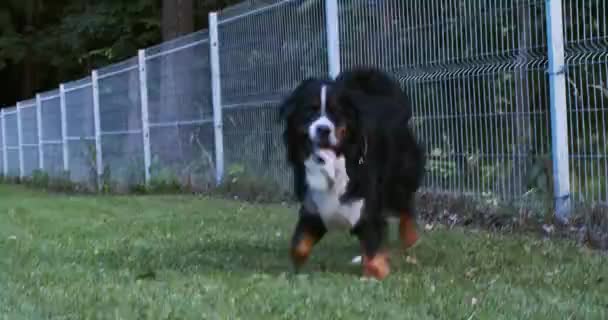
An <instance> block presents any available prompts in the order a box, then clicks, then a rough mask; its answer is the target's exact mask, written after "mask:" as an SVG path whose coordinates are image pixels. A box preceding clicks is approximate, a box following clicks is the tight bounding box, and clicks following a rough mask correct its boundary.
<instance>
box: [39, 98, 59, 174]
mask: <svg viewBox="0 0 608 320" xmlns="http://www.w3.org/2000/svg"><path fill="white" fill-rule="evenodd" d="M40 116H41V121H40V124H41V126H42V128H41V130H40V131H41V137H40V139H41V140H40V144H41V150H42V160H43V165H42V167H43V168H42V169H43V171H45V172H47V173H48V174H49V175H51V176H60V175H61V174H62V173H63V171H64V170H63V169H64V168H63V136H62V130H61V99H60V92H59V90H54V91H49V92H46V93H43V94H41V95H40Z"/></svg>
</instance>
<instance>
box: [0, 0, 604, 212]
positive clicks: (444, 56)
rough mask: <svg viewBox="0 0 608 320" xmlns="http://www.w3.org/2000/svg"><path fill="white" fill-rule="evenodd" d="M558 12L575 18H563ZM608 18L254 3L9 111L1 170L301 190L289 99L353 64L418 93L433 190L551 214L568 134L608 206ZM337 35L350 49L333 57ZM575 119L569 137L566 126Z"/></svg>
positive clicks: (378, 0)
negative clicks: (291, 153)
mask: <svg viewBox="0 0 608 320" xmlns="http://www.w3.org/2000/svg"><path fill="white" fill-rule="evenodd" d="M328 3H329V4H331V3H333V4H334V8H337V9H336V10H335V11H332V9H331V7H332V6H331V5H328ZM555 4H557V5H558V6H557V7H558V8H560V9H561V10H560V11H561V16H557V17H556V16H552V13H554V12H555V11H553V10H554V9H555V8H554V7H555ZM607 7H608V5H607V4H606V3H605V2H604V1H601V0H563V1H557V0H547V1H540V0H519V1H516V0H481V1H465V0H432V1H427V2H425V3H424V4H421V3H419V2H414V1H400V0H357V1H345V0H325V1H317V0H297V1H245V2H243V3H241V4H238V5H235V6H233V7H230V8H227V9H225V10H223V11H221V12H219V13H217V15H216V16H215V17H217V19H216V20H212V19H210V21H217V23H215V24H213V25H210V28H209V30H201V31H198V32H195V33H193V34H190V35H187V36H184V37H181V38H178V39H175V40H173V41H170V42H166V43H162V44H159V45H157V46H155V47H151V48H147V49H145V50H140V54H139V56H138V57H133V58H132V59H128V60H126V61H123V62H121V63H118V64H114V65H111V66H108V67H105V68H102V69H99V70H96V71H94V72H93V74H92V75H91V76H90V77H87V78H85V79H81V80H78V81H74V82H70V83H65V84H62V85H60V87H59V88H58V89H56V90H53V91H50V92H45V93H41V94H39V95H37V96H36V97H35V99H32V100H28V101H21V102H19V103H17V104H16V105H15V106H12V107H10V108H5V109H3V111H2V118H1V119H2V121H1V122H0V129H1V130H0V169H1V170H2V171H1V172H2V173H3V174H4V175H5V176H9V177H22V178H25V177H28V176H30V175H32V174H33V172H35V171H37V170H40V171H44V172H47V173H49V174H50V175H53V176H67V177H69V179H71V180H72V181H75V182H79V183H82V184H84V185H88V186H91V187H93V188H94V187H99V186H100V185H102V184H111V185H113V186H117V187H125V188H129V187H132V186H139V185H144V184H150V183H155V182H159V181H167V180H174V181H175V182H177V183H180V184H187V185H189V186H197V187H200V188H210V187H213V186H214V185H215V184H216V183H217V182H218V181H216V180H217V177H218V176H219V177H223V180H229V179H232V178H234V177H235V176H237V175H243V176H248V177H251V178H254V179H255V180H257V181H259V182H262V183H265V184H268V186H271V187H272V188H278V189H277V190H280V191H284V192H289V190H290V187H291V176H290V172H289V170H288V168H287V166H286V162H285V159H284V155H283V145H282V141H281V130H282V124H281V123H279V122H278V121H277V120H278V119H277V112H276V111H277V108H276V107H277V104H278V102H279V101H280V100H281V99H282V98H284V97H285V96H286V95H287V94H288V93H289V92H290V90H292V89H293V88H294V87H295V86H296V85H297V84H298V83H299V81H301V80H303V79H304V78H307V77H312V76H322V77H326V76H328V75H330V73H331V70H330V69H331V68H330V65H331V64H332V63H334V64H336V63H337V65H339V66H341V68H342V69H347V68H351V67H355V66H359V65H372V66H377V67H380V68H382V69H384V70H387V71H389V72H390V73H392V74H393V75H394V76H395V77H396V78H397V79H398V80H399V81H400V82H401V84H402V85H403V87H404V88H405V89H407V91H408V93H409V94H410V96H411V98H412V102H413V108H414V117H415V118H414V120H413V125H414V127H415V130H416V133H417V135H418V137H419V138H420V139H421V141H423V143H424V144H425V146H426V149H427V152H428V157H429V166H428V168H427V175H426V181H425V185H424V189H425V190H428V191H430V192H441V193H457V194H468V195H473V196H477V197H483V198H488V199H494V200H501V201H521V200H524V201H528V202H531V203H545V202H546V201H548V202H549V203H551V201H553V200H554V196H556V192H555V190H554V188H555V186H556V183H557V180H556V179H554V178H555V177H556V175H558V174H557V173H556V170H557V169H555V168H554V164H555V163H557V162H556V161H558V160H560V159H557V158H556V155H555V153H554V151H553V150H555V147H556V146H554V145H552V141H555V140H554V139H555V136H556V135H565V137H566V141H567V142H568V143H567V146H564V148H563V149H561V150H566V151H567V152H568V153H567V160H568V162H567V163H568V165H567V167H566V170H567V171H566V174H567V177H569V178H568V179H567V180H568V181H567V182H568V183H566V184H564V186H567V188H568V189H567V191H568V194H566V196H568V197H570V199H572V200H573V201H575V202H577V203H579V202H580V203H604V202H606V201H607V200H608V186H607V181H608V139H606V136H607V133H606V131H607V126H606V117H607V111H608V110H607V108H608V23H607V20H606V19H605V17H606V16H608V8H607ZM549 21H551V22H554V21H559V22H560V24H557V25H558V27H559V25H561V26H562V30H558V31H560V32H558V33H557V34H560V33H561V34H562V35H563V39H562V40H563V44H564V51H563V57H564V64H563V70H561V73H562V74H564V78H565V87H566V89H565V92H562V93H563V94H564V96H565V101H566V104H565V109H554V108H553V105H552V103H554V102H552V100H551V98H550V97H551V92H553V91H552V86H553V84H552V82H551V81H550V76H551V75H550V73H549V72H548V70H549V69H550V61H551V56H550V55H551V50H552V49H553V47H552V45H553V44H552V43H553V41H556V40H557V39H553V38H552V37H553V36H552V34H556V33H551V32H550V31H551V28H553V27H554V26H553V27H552V26H551V25H553V23H551V25H549ZM328 26H332V28H328ZM333 26H337V27H336V28H335V29H334V28H333ZM331 30H338V33H337V35H336V37H337V39H338V41H339V46H338V47H337V48H338V52H332V50H333V49H332V46H329V45H328V40H327V39H328V32H331ZM214 35H217V38H214ZM214 54H215V55H216V56H217V59H216V58H215V57H214ZM558 54H559V52H558ZM214 61H216V62H217V68H216V69H214ZM214 70H217V71H218V72H217V74H216V77H217V78H216V79H215V82H214ZM558 71H560V70H558ZM559 73H560V72H557V73H556V74H559ZM559 93H560V92H558V94H559ZM218 103H219V105H214V104H218ZM556 110H557V111H556ZM559 110H566V111H565V112H564V113H566V115H565V119H566V120H565V121H566V124H567V128H568V130H567V131H568V132H556V131H555V130H552V117H553V118H556V119H558V118H560V117H562V118H563V116H564V115H562V114H561V113H560V114H559V115H556V114H555V113H556V112H561V111H559ZM556 116H557V117H556ZM218 135H221V139H219V140H218ZM218 143H221V145H218ZM560 147H561V146H560ZM562 160H563V159H562ZM218 161H221V163H218ZM222 168H223V169H222ZM218 170H219V171H221V172H219V174H218ZM562 173H563V172H562ZM560 183H561V184H563V183H564V182H563V181H561V182H560ZM560 187H562V185H560Z"/></svg>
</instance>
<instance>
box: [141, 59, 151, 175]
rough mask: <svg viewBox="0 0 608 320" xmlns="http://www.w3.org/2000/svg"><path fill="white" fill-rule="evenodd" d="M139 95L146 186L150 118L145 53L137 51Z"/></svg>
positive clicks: (149, 155) (149, 161)
mask: <svg viewBox="0 0 608 320" xmlns="http://www.w3.org/2000/svg"><path fill="white" fill-rule="evenodd" d="M138 57H139V60H138V62H139V95H140V98H141V122H142V136H143V140H144V141H143V142H144V168H145V179H146V184H148V183H149V182H150V166H151V162H152V156H151V154H150V118H149V116H148V74H147V71H146V51H145V50H139V52H138Z"/></svg>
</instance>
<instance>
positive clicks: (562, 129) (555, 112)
mask: <svg viewBox="0 0 608 320" xmlns="http://www.w3.org/2000/svg"><path fill="white" fill-rule="evenodd" d="M546 14H547V28H548V32H547V41H548V42H547V44H548V46H547V47H548V51H549V52H548V56H549V70H548V71H549V85H550V98H551V102H550V103H551V146H552V157H553V190H554V197H555V215H556V218H557V219H559V220H560V221H561V222H567V221H568V218H569V216H570V210H571V199H570V172H569V171H570V170H569V153H568V113H567V111H568V109H567V102H566V78H565V72H566V65H565V59H564V29H563V21H562V19H563V16H562V1H561V0H546Z"/></svg>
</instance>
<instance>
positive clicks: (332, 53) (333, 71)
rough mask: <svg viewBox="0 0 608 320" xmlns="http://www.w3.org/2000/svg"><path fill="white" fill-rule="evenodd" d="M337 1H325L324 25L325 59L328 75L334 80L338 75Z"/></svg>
mask: <svg viewBox="0 0 608 320" xmlns="http://www.w3.org/2000/svg"><path fill="white" fill-rule="evenodd" d="M339 19H340V17H339V14H338V0H325V25H326V31H327V58H328V61H329V75H330V76H331V77H332V78H335V77H337V76H338V74H339V73H340V27H339V21H340V20H339Z"/></svg>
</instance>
